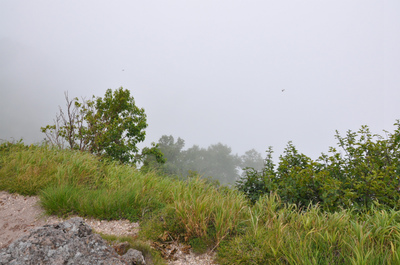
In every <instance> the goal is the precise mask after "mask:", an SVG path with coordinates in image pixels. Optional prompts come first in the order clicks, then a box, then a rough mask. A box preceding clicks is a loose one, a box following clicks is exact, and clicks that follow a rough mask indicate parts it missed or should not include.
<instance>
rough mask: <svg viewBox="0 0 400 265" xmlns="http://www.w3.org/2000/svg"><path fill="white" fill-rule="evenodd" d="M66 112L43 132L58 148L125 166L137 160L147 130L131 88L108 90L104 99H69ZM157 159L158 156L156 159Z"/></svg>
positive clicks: (61, 113)
mask: <svg viewBox="0 0 400 265" xmlns="http://www.w3.org/2000/svg"><path fill="white" fill-rule="evenodd" d="M65 99H66V101H67V110H66V112H65V113H64V111H63V110H62V108H61V107H60V112H59V113H58V114H57V115H56V119H55V121H54V125H47V126H45V127H42V128H41V130H42V132H43V133H45V134H46V137H47V140H48V141H49V142H50V143H51V144H52V145H55V146H58V147H59V148H63V147H64V143H65V142H66V143H67V144H68V146H69V148H70V149H72V150H81V151H89V152H90V153H92V154H95V155H100V156H103V157H107V158H111V159H112V160H116V161H120V162H122V163H127V162H132V161H134V162H135V161H136V159H137V157H138V156H137V154H138V151H139V150H138V148H137V143H139V142H142V141H144V139H145V135H146V133H145V131H144V130H145V129H146V127H147V122H146V114H145V113H144V109H143V108H139V107H137V106H136V105H135V100H134V98H133V97H132V96H131V95H130V91H129V90H128V89H123V88H122V87H120V88H119V89H117V90H115V91H114V92H113V91H112V90H111V89H108V90H107V91H106V93H105V95H104V98H101V97H97V98H95V97H94V96H93V99H92V100H84V99H83V100H82V102H80V101H79V100H78V98H74V99H72V100H69V99H68V94H65ZM156 157H158V156H156Z"/></svg>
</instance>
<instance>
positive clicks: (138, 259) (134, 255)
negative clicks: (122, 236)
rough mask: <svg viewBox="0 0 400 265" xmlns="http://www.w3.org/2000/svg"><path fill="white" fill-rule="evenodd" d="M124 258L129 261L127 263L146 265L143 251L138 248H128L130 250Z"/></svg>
mask: <svg viewBox="0 0 400 265" xmlns="http://www.w3.org/2000/svg"><path fill="white" fill-rule="evenodd" d="M122 258H123V259H124V260H125V261H126V262H127V264H136V265H146V261H145V260H144V257H143V255H142V252H140V251H139V250H136V249H132V248H130V249H128V252H126V254H125V255H123V256H122ZM129 262H130V263H129Z"/></svg>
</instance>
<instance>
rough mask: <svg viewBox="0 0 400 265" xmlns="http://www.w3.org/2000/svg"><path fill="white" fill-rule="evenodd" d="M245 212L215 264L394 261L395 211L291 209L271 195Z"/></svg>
mask: <svg viewBox="0 0 400 265" xmlns="http://www.w3.org/2000/svg"><path fill="white" fill-rule="evenodd" d="M271 209H274V210H273V211H272V210H271ZM249 211H250V219H249V229H248V230H247V231H246V233H245V234H243V235H240V236H238V237H235V238H234V239H233V240H231V241H226V242H224V244H223V245H222V247H221V248H220V249H219V252H218V255H219V262H220V264H371V265H372V264H400V260H399V255H398V253H399V244H400V225H399V221H400V216H399V214H400V212H396V211H387V210H381V211H378V210H377V209H372V210H371V211H370V213H367V214H363V215H359V214H355V213H353V212H351V211H346V210H342V211H339V212H335V213H326V212H323V211H322V210H321V209H320V208H319V207H318V206H309V207H308V208H307V209H297V208H296V207H295V206H294V205H282V204H281V203H280V201H279V197H278V196H277V195H275V194H271V195H269V196H265V197H264V198H262V199H261V200H260V201H259V202H257V203H256V204H255V205H254V206H253V207H252V208H251V209H250V210H249Z"/></svg>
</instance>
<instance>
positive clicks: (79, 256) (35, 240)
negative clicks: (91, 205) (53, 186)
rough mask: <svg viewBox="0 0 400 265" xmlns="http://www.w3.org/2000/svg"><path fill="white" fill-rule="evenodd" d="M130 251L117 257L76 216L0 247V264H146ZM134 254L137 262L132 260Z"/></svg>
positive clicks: (105, 243) (37, 229) (46, 226)
mask: <svg viewBox="0 0 400 265" xmlns="http://www.w3.org/2000/svg"><path fill="white" fill-rule="evenodd" d="M136 251H137V250H136ZM132 252H135V251H134V250H132V251H128V252H127V253H126V254H125V255H124V256H119V255H118V254H117V253H116V252H115V250H114V249H113V248H112V247H111V246H109V245H108V244H107V242H106V241H105V240H103V239H102V238H101V237H100V236H99V235H98V234H93V233H92V229H91V227H90V226H88V225H87V224H85V223H84V221H83V219H82V218H79V217H77V218H72V219H69V220H67V221H65V222H62V223H58V224H52V225H45V226H43V227H39V228H36V229H33V230H31V232H30V234H29V235H27V236H24V237H21V238H20V239H18V240H16V241H14V242H13V243H11V244H10V245H9V246H8V247H7V248H3V249H0V264H1V265H5V264H7V265H8V264H10V265H14V264H15V265H16V264H32V265H33V264H35V265H36V264H52V265H58V264H82V265H86V264H87V265H89V264H104V265H106V264H110V265H125V264H129V265H131V264H145V263H143V261H144V259H143V256H142V254H141V253H140V252H139V251H137V252H139V253H140V255H132ZM135 253H136V252H135ZM128 254H129V255H128ZM140 256H141V257H140ZM136 257H137V258H138V259H139V260H138V261H137V260H134V259H133V258H136Z"/></svg>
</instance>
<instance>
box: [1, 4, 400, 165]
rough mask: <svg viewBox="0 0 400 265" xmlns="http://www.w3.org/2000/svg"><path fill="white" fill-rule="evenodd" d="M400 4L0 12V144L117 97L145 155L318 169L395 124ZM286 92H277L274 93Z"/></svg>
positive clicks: (31, 138)
mask: <svg viewBox="0 0 400 265" xmlns="http://www.w3.org/2000/svg"><path fill="white" fill-rule="evenodd" d="M399 14H400V1H398V0H393V1H385V0H374V1H369V0H363V1H355V0H351V1H349V0H335V1H333V0H332V1H330V0H329V1H328V0H326V1H322V0H314V1H308V0H304V1H294V0H286V1H267V0H263V1H252V0H248V1H237V0H229V1H225V0H213V1H207V0H201V1H183V0H182V1H175V0H167V1H166V0H157V1H151V0H149V1H134V0H131V1H99V0H97V1H54V0H52V1H50V0H48V1H39V0H37V1H31V0H29V1H19V0H4V1H1V2H0V139H4V140H12V139H11V137H13V138H14V139H16V140H18V139H20V138H21V137H22V138H23V139H24V140H25V142H27V143H31V142H38V141H40V140H42V139H43V138H44V134H42V133H41V132H40V127H41V126H45V125H47V124H52V121H53V118H54V117H55V114H56V112H57V111H58V106H59V105H61V106H64V104H65V100H64V91H68V92H69V95H70V97H86V98H90V97H91V96H92V95H95V96H103V95H104V93H105V91H106V89H108V88H112V89H116V88H118V87H120V86H123V87H124V88H127V89H129V90H130V91H131V93H132V95H133V97H134V98H135V100H136V104H137V105H138V106H139V107H143V108H144V109H145V111H146V114H147V116H148V124H149V127H148V128H147V137H146V142H145V145H147V146H148V145H150V143H151V142H153V141H154V142H157V141H158V139H159V138H160V137H161V136H162V135H164V134H166V135H173V136H174V137H181V138H183V139H184V140H185V141H186V148H188V147H190V146H192V145H193V144H197V145H200V146H201V147H207V146H209V145H210V144H215V143H218V142H221V143H223V144H226V145H228V146H230V147H232V150H233V152H234V153H238V154H239V155H241V154H243V153H244V152H245V151H246V150H249V149H251V148H255V149H256V150H257V151H259V152H260V153H262V154H263V156H264V154H265V153H264V151H265V150H266V149H267V147H268V146H273V147H274V150H275V156H278V155H279V154H281V153H282V150H283V148H284V147H285V146H286V144H287V142H288V141H293V143H294V144H295V146H296V147H297V148H298V149H299V151H300V152H303V153H304V154H306V155H308V156H311V157H312V158H316V157H317V156H318V155H319V154H320V153H321V152H326V151H327V150H328V147H329V146H333V145H336V140H335V139H334V134H335V130H336V129H337V130H339V131H340V132H341V133H343V134H345V132H346V130H348V129H351V130H358V129H359V128H360V126H361V125H363V124H366V125H369V126H370V127H371V129H372V131H373V132H374V133H379V134H382V130H383V129H386V130H389V131H393V129H394V127H393V123H394V122H395V120H396V119H400V104H399V99H400V86H399V85H400V16H399ZM282 90H284V91H283V92H282Z"/></svg>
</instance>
